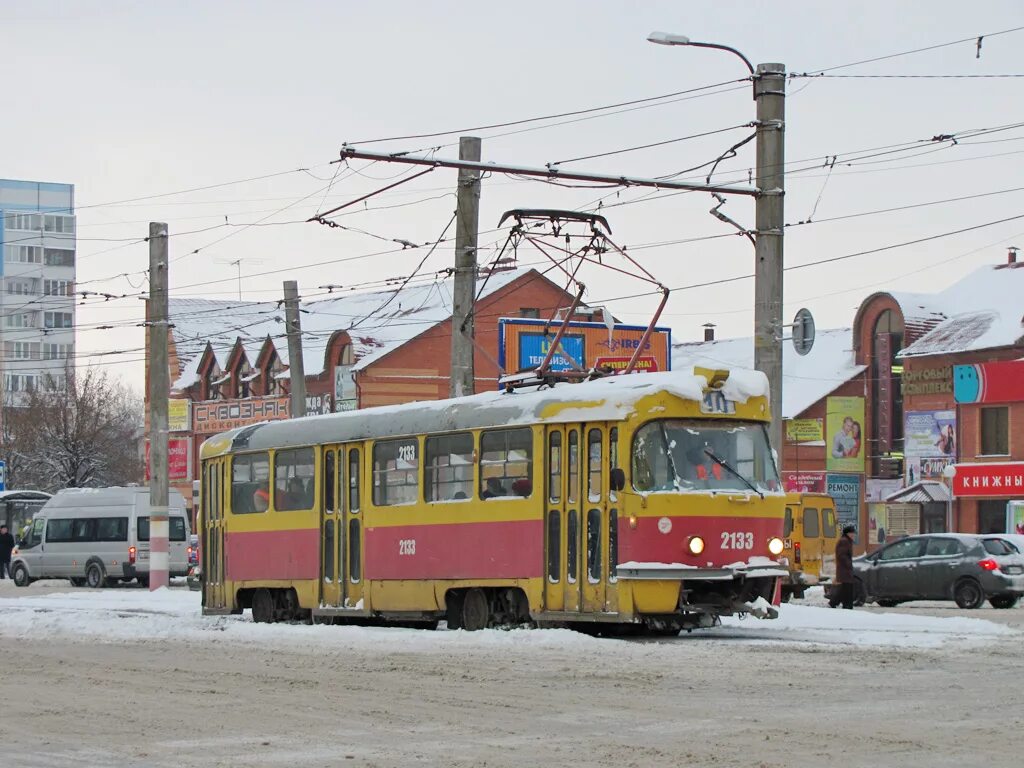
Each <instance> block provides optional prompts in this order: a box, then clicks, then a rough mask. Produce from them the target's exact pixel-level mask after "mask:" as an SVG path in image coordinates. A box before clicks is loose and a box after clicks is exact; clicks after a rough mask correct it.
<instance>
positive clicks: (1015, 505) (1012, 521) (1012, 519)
mask: <svg viewBox="0 0 1024 768" xmlns="http://www.w3.org/2000/svg"><path fill="white" fill-rule="evenodd" d="M1006 517H1007V518H1008V520H1007V521H1006V530H1007V531H1009V532H1010V533H1016V534H1019V535H1021V536H1024V501H1011V502H1010V503H1009V504H1007V505H1006Z"/></svg>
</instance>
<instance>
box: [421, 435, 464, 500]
mask: <svg viewBox="0 0 1024 768" xmlns="http://www.w3.org/2000/svg"><path fill="white" fill-rule="evenodd" d="M424 450H425V451H426V466H427V472H426V499H427V501H457V500H459V499H469V498H471V497H472V496H473V435H472V433H470V432H462V433H460V434H457V435H442V436H441V437H428V438H427V442H426V446H425V449H424Z"/></svg>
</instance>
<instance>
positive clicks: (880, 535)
mask: <svg viewBox="0 0 1024 768" xmlns="http://www.w3.org/2000/svg"><path fill="white" fill-rule="evenodd" d="M888 529H889V506H888V505H887V504H881V503H874V504H868V535H867V541H866V542H865V543H866V544H867V545H868V546H869V547H871V546H875V545H877V544H885V537H886V532H887V531H888Z"/></svg>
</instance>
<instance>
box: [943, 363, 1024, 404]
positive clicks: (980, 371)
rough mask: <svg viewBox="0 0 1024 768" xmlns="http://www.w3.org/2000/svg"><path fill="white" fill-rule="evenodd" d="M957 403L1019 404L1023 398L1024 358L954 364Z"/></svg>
mask: <svg viewBox="0 0 1024 768" xmlns="http://www.w3.org/2000/svg"><path fill="white" fill-rule="evenodd" d="M953 397H954V398H955V399H956V401H957V402H958V403H1016V402H1020V401H1022V400H1024V360H1006V361H1004V362H1001V363H977V364H975V365H956V366H953Z"/></svg>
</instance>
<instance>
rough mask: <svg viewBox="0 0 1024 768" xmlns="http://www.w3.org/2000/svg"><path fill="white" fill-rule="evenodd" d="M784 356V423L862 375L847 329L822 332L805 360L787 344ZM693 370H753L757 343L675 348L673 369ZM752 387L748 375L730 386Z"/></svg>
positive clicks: (690, 344)
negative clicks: (696, 368)
mask: <svg viewBox="0 0 1024 768" xmlns="http://www.w3.org/2000/svg"><path fill="white" fill-rule="evenodd" d="M782 355H783V373H782V418H784V419H792V418H796V417H797V416H799V415H800V414H801V413H803V412H804V411H806V410H807V409H808V408H810V407H811V406H812V405H814V404H815V403H816V402H818V401H819V400H821V398H823V397H825V396H826V395H828V394H830V393H831V392H833V391H834V390H835V389H836V388H837V387H839V386H841V385H842V384H845V383H846V382H847V381H849V380H850V379H852V378H854V377H855V376H856V375H857V374H859V373H861V372H862V371H863V370H864V366H863V365H857V364H856V361H855V360H854V355H853V331H851V330H850V329H849V328H837V329H834V330H827V331H818V332H817V336H815V339H814V347H813V348H812V349H811V351H810V352H809V353H808V354H806V355H798V354H797V353H796V350H795V349H794V348H793V345H792V344H784V345H783V348H782ZM692 366H702V367H705V368H728V369H730V370H734V369H740V368H742V369H752V368H753V367H754V340H753V339H752V338H750V337H747V338H741V339H720V340H717V341H700V342H686V343H683V344H673V345H672V367H673V368H674V369H676V370H688V369H689V368H690V367H692ZM754 384H755V382H754V381H753V380H752V379H751V378H750V376H744V377H737V379H736V381H735V382H734V381H733V376H732V375H731V374H730V376H729V381H728V382H726V387H727V388H728V387H730V386H735V387H737V388H741V387H742V388H744V389H745V387H746V385H754ZM729 391H730V390H728V389H727V390H726V392H727V394H726V397H729V398H730V399H733V396H732V395H731V394H729ZM737 399H739V398H737ZM744 399H745V398H744Z"/></svg>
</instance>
